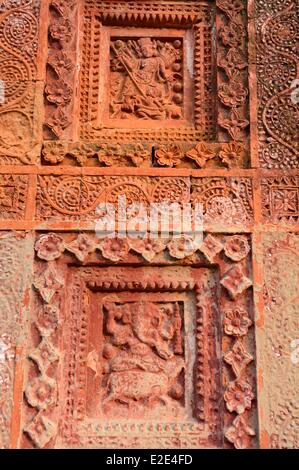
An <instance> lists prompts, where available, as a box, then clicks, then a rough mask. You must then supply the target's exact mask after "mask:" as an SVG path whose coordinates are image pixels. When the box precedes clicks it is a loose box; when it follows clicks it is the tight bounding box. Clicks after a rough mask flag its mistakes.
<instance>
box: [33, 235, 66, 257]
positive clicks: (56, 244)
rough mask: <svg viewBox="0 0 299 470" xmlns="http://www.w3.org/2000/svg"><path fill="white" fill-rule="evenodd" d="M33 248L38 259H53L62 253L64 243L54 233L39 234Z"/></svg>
mask: <svg viewBox="0 0 299 470" xmlns="http://www.w3.org/2000/svg"><path fill="white" fill-rule="evenodd" d="M35 250H36V252H37V256H38V257H39V258H40V259H44V260H46V261H53V260H54V259H57V258H59V256H60V255H61V254H62V253H63V251H64V243H63V240H62V238H61V237H59V236H58V235H55V233H50V234H46V235H41V236H40V237H39V239H38V240H37V242H36V244H35Z"/></svg>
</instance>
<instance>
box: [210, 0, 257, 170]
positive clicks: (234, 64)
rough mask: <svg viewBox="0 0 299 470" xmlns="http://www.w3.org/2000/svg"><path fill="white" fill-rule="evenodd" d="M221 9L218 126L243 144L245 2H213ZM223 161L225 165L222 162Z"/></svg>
mask: <svg viewBox="0 0 299 470" xmlns="http://www.w3.org/2000/svg"><path fill="white" fill-rule="evenodd" d="M216 5H217V7H218V8H219V9H220V10H221V14H219V16H218V19H217V27H218V35H219V38H220V40H219V42H218V60H217V62H218V67H219V70H218V80H219V87H218V97H219V101H220V103H221V104H220V107H219V118H218V122H219V125H220V126H221V127H222V128H224V129H226V131H227V133H228V135H229V136H230V137H231V138H232V139H233V140H234V141H244V140H245V138H246V134H245V133H244V130H245V129H246V128H247V127H248V125H249V121H248V119H247V113H248V94H249V92H248V83H247V76H246V73H247V59H246V53H247V48H246V37H247V34H246V8H247V2H245V1H242V0H238V1H234V2H225V1H221V0H219V1H218V0H217V1H216ZM224 162H226V163H227V162H228V160H227V159H224Z"/></svg>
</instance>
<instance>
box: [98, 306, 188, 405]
mask: <svg viewBox="0 0 299 470" xmlns="http://www.w3.org/2000/svg"><path fill="white" fill-rule="evenodd" d="M105 309H106V311H107V320H106V330H107V333H108V335H109V336H108V338H109V339H110V341H108V342H106V344H105V346H104V350H103V356H104V358H105V360H106V362H105V364H104V373H105V374H108V380H107V388H108V393H107V396H106V398H105V399H104V402H103V403H104V404H107V403H108V402H110V401H115V400H117V401H119V402H120V403H130V402H132V401H134V400H135V401H138V400H139V401H140V400H141V401H144V400H147V401H149V400H155V399H158V400H161V401H162V402H163V403H164V404H166V405H167V404H169V403H170V402H171V397H170V395H169V394H171V393H172V392H174V393H172V395H173V396H174V395H175V398H176V399H179V398H181V396H182V393H183V392H182V387H181V385H180V384H178V383H176V382H177V379H178V376H179V375H180V373H181V371H182V369H183V368H184V359H183V357H182V356H181V355H182V353H183V350H182V336H181V318H180V312H179V306H178V304H175V305H173V304H167V303H165V304H155V303H152V302H149V303H143V302H136V303H132V304H129V303H127V304H121V305H117V304H116V303H107V304H106V305H105Z"/></svg>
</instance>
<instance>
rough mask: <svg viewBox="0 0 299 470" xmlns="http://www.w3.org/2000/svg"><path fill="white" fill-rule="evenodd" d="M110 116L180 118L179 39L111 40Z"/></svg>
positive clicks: (181, 81)
mask: <svg viewBox="0 0 299 470" xmlns="http://www.w3.org/2000/svg"><path fill="white" fill-rule="evenodd" d="M111 74H112V77H111V100H110V118H111V119H152V120H165V119H170V120H172V119H182V117H183V101H184V97H183V75H182V41H181V40H179V39H176V40H173V41H171V42H166V41H161V40H156V39H152V38H146V37H145V38H140V39H137V40H134V39H130V40H121V39H117V40H114V41H112V42H111Z"/></svg>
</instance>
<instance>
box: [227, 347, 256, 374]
mask: <svg viewBox="0 0 299 470" xmlns="http://www.w3.org/2000/svg"><path fill="white" fill-rule="evenodd" d="M224 360H225V362H227V364H230V366H231V367H232V369H233V371H234V374H235V376H236V377H239V376H240V374H241V372H242V371H243V370H244V368H245V367H246V366H247V365H248V364H250V362H251V361H253V357H252V355H251V354H249V353H248V352H247V351H246V349H245V347H244V345H243V343H242V342H241V341H240V340H237V341H236V342H235V344H234V345H233V347H232V350H231V351H229V352H228V353H227V354H226V355H225V356H224Z"/></svg>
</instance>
